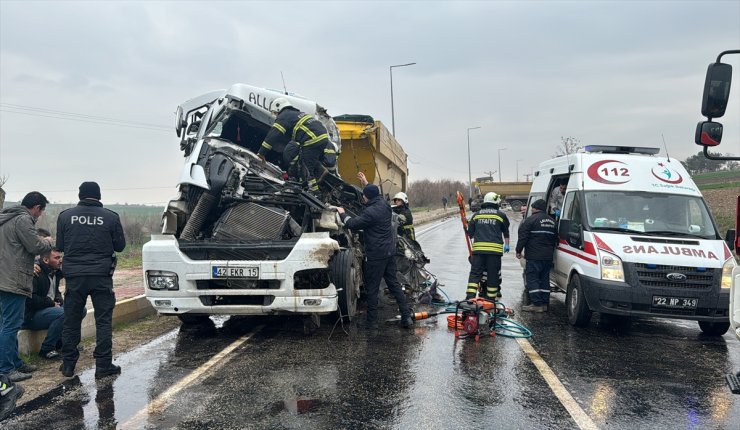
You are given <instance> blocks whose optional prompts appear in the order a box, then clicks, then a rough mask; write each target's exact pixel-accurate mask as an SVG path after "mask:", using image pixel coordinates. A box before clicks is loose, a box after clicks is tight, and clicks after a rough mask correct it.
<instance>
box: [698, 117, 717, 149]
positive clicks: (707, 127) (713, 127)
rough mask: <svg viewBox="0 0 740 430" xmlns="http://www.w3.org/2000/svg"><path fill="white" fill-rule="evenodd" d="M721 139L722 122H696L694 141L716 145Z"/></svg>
mask: <svg viewBox="0 0 740 430" xmlns="http://www.w3.org/2000/svg"><path fill="white" fill-rule="evenodd" d="M721 141H722V124H720V123H718V122H713V121H702V122H700V123H698V124H696V134H695V135H694V142H695V143H696V144H697V145H701V146H717V145H719V143H720V142H721Z"/></svg>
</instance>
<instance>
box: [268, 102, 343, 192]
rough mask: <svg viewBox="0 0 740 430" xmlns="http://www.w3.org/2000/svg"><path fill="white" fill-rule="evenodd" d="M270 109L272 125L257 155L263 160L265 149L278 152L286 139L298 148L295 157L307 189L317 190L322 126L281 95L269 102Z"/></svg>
mask: <svg viewBox="0 0 740 430" xmlns="http://www.w3.org/2000/svg"><path fill="white" fill-rule="evenodd" d="M270 111H271V112H272V113H273V114H275V115H276V117H275V122H274V123H273V124H272V128H270V131H269V132H267V136H265V140H264V141H263V142H262V146H261V147H260V149H259V152H258V154H257V155H258V156H259V157H260V158H261V159H262V160H263V161H264V160H265V155H266V154H267V153H268V152H269V151H271V150H272V151H276V152H279V153H280V154H281V155H282V154H283V152H284V151H285V147H286V146H287V145H288V143H289V142H291V141H293V142H295V143H296V144H298V146H299V147H300V151H299V154H298V159H299V160H300V163H301V164H302V165H303V166H304V167H305V169H306V176H307V180H308V189H309V191H311V192H313V193H316V192H318V191H319V185H318V182H319V180H320V179H321V178H322V177H323V176H324V174H325V173H326V169H325V168H324V167H323V166H322V164H321V158H322V157H323V156H324V150H325V149H326V146H327V143H329V133H328V132H327V131H326V127H324V124H322V123H321V121H319V120H318V119H316V118H314V116H313V115H311V114H307V113H304V112H301V111H299V110H298V109H296V108H295V107H293V105H292V104H291V103H290V101H289V100H288V99H286V98H284V97H278V98H276V99H275V100H273V101H272V103H270Z"/></svg>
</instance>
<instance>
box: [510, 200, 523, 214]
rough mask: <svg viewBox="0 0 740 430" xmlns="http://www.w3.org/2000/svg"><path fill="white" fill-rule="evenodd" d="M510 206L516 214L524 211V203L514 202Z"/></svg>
mask: <svg viewBox="0 0 740 430" xmlns="http://www.w3.org/2000/svg"><path fill="white" fill-rule="evenodd" d="M509 204H510V205H511V210H513V211H514V212H519V211H520V210H521V209H522V202H520V201H519V200H514V201H512V202H511V203H509Z"/></svg>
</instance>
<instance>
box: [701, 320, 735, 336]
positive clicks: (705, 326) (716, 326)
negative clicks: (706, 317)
mask: <svg viewBox="0 0 740 430" xmlns="http://www.w3.org/2000/svg"><path fill="white" fill-rule="evenodd" d="M699 328H700V329H701V331H702V332H704V334H706V335H709V336H722V335H723V334H725V333H727V330H728V329H729V328H730V322H729V321H727V322H709V321H699Z"/></svg>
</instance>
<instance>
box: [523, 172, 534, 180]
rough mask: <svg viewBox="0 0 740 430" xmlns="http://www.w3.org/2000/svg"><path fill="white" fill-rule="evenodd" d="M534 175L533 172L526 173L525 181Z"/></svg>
mask: <svg viewBox="0 0 740 430" xmlns="http://www.w3.org/2000/svg"><path fill="white" fill-rule="evenodd" d="M530 177H532V174H531V173H525V174H524V182H529V178H530Z"/></svg>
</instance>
